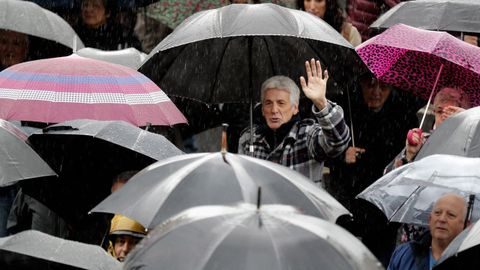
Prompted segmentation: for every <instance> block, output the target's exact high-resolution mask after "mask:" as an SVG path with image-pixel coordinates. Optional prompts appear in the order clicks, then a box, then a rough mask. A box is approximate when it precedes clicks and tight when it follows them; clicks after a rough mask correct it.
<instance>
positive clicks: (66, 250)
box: [0, 230, 122, 270]
mask: <svg viewBox="0 0 480 270" xmlns="http://www.w3.org/2000/svg"><path fill="white" fill-rule="evenodd" d="M0 267H1V268H2V269H3V270H27V269H31V270H37V269H40V270H47V269H58V270H60V269H68V270H70V269H72V270H74V269H85V270H120V269H121V268H122V265H121V264H120V262H118V261H117V260H115V259H114V258H113V257H112V256H111V255H110V254H108V253H107V252H105V250H103V249H102V248H101V247H99V246H96V245H89V244H84V243H80V242H76V241H70V240H65V239H62V238H58V237H54V236H51V235H48V234H45V233H42V232H39V231H34V230H28V231H23V232H20V233H18V234H15V235H11V236H8V237H4V238H0Z"/></svg>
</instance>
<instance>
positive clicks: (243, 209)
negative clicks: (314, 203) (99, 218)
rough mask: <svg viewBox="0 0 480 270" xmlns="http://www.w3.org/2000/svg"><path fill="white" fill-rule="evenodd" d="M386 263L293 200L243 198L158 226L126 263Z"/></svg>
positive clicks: (265, 269) (345, 268)
mask: <svg viewBox="0 0 480 270" xmlns="http://www.w3.org/2000/svg"><path fill="white" fill-rule="evenodd" d="M161 265H164V266H166V267H167V268H168V269H198V270H200V269H230V270H237V269H238V270H240V269H241V270H250V269H251V270H253V269H255V270H257V269H262V270H270V269H272V270H273V269H276V270H286V269H302V270H310V269H311V270H313V269H332V270H333V269H342V270H350V269H365V270H366V269H369V270H374V269H382V266H381V264H380V263H379V262H378V261H377V259H375V257H374V256H373V255H372V253H371V252H370V251H369V250H368V249H367V248H366V247H365V246H364V245H363V244H362V243H361V242H360V241H359V240H358V239H357V238H355V237H354V236H353V235H351V234H350V233H348V232H347V231H346V230H344V229H343V228H341V227H339V226H337V225H335V224H332V223H330V222H327V221H325V220H321V219H319V218H315V217H311V216H306V215H302V214H300V213H299V212H298V211H295V210H294V208H293V207H291V206H285V205H262V206H261V207H260V208H259V209H257V207H256V206H255V205H251V204H242V205H239V206H236V207H232V206H201V207H195V208H191V209H188V210H186V211H184V212H182V213H180V214H178V215H177V216H175V217H173V218H172V219H169V220H168V221H167V222H165V223H164V224H162V225H160V226H158V227H157V228H156V229H155V230H154V231H152V232H151V233H150V234H149V236H148V237H147V238H146V239H144V240H143V241H142V242H140V243H139V244H138V245H137V248H136V249H135V250H134V251H132V253H131V254H129V256H128V257H127V260H126V262H125V265H124V269H128V270H133V269H136V270H139V269H145V270H148V269H152V270H153V269H158V267H159V266H161Z"/></svg>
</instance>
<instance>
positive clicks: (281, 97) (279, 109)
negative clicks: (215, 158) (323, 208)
mask: <svg viewBox="0 0 480 270" xmlns="http://www.w3.org/2000/svg"><path fill="white" fill-rule="evenodd" d="M305 68H306V72H307V80H306V79H305V78H304V77H303V76H302V77H300V84H301V86H302V90H303V92H304V94H305V96H306V97H307V98H309V99H310V100H311V101H312V102H313V106H312V114H313V116H314V118H315V119H311V118H307V119H300V117H299V114H298V112H299V109H298V104H299V96H300V90H299V88H298V86H297V85H296V84H295V82H294V81H292V80H291V79H290V78H288V77H285V76H274V77H272V78H269V79H268V80H266V81H265V82H264V83H263V84H262V89H261V101H262V115H263V117H264V120H265V121H264V123H263V124H260V125H255V126H254V127H253V138H252V141H253V144H251V143H250V131H249V129H246V130H245V131H244V132H243V134H242V135H241V137H240V140H239V147H238V152H239V153H241V154H250V155H252V156H254V157H257V158H261V159H265V160H269V161H273V162H275V163H279V164H281V165H284V166H287V167H289V168H291V169H294V170H296V171H298V172H300V173H302V174H303V175H305V176H306V177H309V178H310V179H311V180H312V181H314V182H316V183H321V179H322V171H323V162H324V160H325V159H327V158H329V157H336V156H338V155H340V154H341V153H342V152H343V151H344V150H345V149H346V148H347V146H348V142H349V140H350V132H349V129H348V127H347V125H346V124H345V121H344V118H343V110H342V108H341V107H340V106H338V105H336V104H335V103H333V102H331V101H329V100H327V98H326V95H325V94H326V89H327V80H328V72H327V71H326V70H325V72H322V68H321V66H320V61H315V60H314V59H312V60H311V61H307V62H305ZM322 73H323V75H322Z"/></svg>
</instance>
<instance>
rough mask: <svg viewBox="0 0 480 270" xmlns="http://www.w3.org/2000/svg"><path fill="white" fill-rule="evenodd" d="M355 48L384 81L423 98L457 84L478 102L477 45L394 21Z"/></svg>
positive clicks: (479, 67)
mask: <svg viewBox="0 0 480 270" xmlns="http://www.w3.org/2000/svg"><path fill="white" fill-rule="evenodd" d="M356 51H357V53H358V54H359V55H360V57H361V58H362V60H363V61H364V62H365V64H366V65H367V66H368V68H369V69H370V70H371V71H372V72H373V73H374V74H375V76H376V77H377V78H378V79H379V80H381V81H383V82H385V83H387V84H390V85H393V86H396V87H398V88H400V89H403V90H408V91H411V92H413V93H414V94H415V95H417V96H420V97H423V98H425V99H428V98H429V96H430V94H431V93H432V90H434V91H435V92H436V91H438V90H439V89H441V88H442V87H445V86H448V87H459V88H461V89H463V90H464V91H466V92H467V93H468V94H469V96H470V101H471V103H472V105H474V106H477V105H480V48H479V47H476V46H473V45H470V44H468V43H466V42H463V41H461V40H459V39H457V38H455V37H454V36H452V35H450V34H448V33H446V32H435V31H428V30H421V29H417V28H414V27H410V26H407V25H404V24H397V25H395V26H392V27H390V28H389V29H388V30H386V31H385V32H383V33H382V34H380V35H377V36H375V37H373V38H371V39H369V40H367V41H365V42H364V43H362V44H360V45H359V46H358V47H357V48H356ZM442 65H443V67H442ZM441 67H442V68H441ZM439 71H441V72H440V74H439ZM437 77H438V83H437V86H436V87H434V86H435V82H436V79H437Z"/></svg>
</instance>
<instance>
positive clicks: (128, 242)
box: [113, 235, 141, 262]
mask: <svg viewBox="0 0 480 270" xmlns="http://www.w3.org/2000/svg"><path fill="white" fill-rule="evenodd" d="M140 240H141V239H140V238H137V237H133V236H130V235H119V236H117V237H116V238H115V243H114V244H113V249H114V251H115V256H116V257H117V260H119V261H121V262H123V261H124V260H125V257H126V256H127V255H128V253H130V251H131V250H132V249H133V248H134V247H135V246H136V245H137V244H138V242H140Z"/></svg>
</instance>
